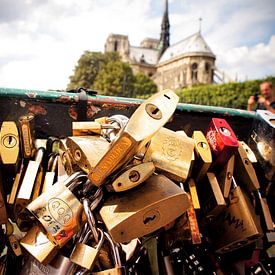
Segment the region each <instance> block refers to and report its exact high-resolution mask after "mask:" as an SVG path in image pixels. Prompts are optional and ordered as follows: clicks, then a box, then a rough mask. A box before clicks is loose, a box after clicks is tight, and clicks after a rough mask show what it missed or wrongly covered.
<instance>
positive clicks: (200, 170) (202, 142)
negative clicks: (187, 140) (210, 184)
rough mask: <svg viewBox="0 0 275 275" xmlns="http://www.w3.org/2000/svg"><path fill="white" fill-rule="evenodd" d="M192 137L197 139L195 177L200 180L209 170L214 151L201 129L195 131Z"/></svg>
mask: <svg viewBox="0 0 275 275" xmlns="http://www.w3.org/2000/svg"><path fill="white" fill-rule="evenodd" d="M192 138H193V139H194V141H195V164H194V168H193V169H192V170H193V171H194V173H195V174H194V177H195V179H196V181H200V180H201V179H202V178H203V177H204V176H205V174H206V172H207V171H208V169H209V167H210V165H211V163H212V153H211V150H210V147H209V144H208V142H207V140H206V138H205V136H204V134H203V133H202V132H201V131H194V132H193V135H192Z"/></svg>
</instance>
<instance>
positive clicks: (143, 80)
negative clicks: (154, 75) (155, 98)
mask: <svg viewBox="0 0 275 275" xmlns="http://www.w3.org/2000/svg"><path fill="white" fill-rule="evenodd" d="M157 90H158V88H157V85H156V84H155V83H154V81H152V80H151V78H150V77H148V76H147V75H145V74H143V73H137V74H136V75H135V81H134V93H133V96H135V97H140V98H146V97H149V96H150V95H152V94H154V93H156V92H157Z"/></svg>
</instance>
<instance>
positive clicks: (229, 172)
mask: <svg viewBox="0 0 275 275" xmlns="http://www.w3.org/2000/svg"><path fill="white" fill-rule="evenodd" d="M234 164H235V155H232V156H231V157H230V159H229V160H228V162H227V164H226V165H225V166H224V168H223V169H222V170H221V172H220V173H219V174H218V176H217V179H218V182H219V185H220V187H221V190H222V193H223V196H224V197H225V198H228V196H229V192H230V188H231V182H232V177H233V172H234Z"/></svg>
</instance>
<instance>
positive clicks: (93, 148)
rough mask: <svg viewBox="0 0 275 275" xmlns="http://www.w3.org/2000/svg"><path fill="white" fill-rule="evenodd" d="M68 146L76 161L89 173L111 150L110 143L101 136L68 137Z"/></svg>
mask: <svg viewBox="0 0 275 275" xmlns="http://www.w3.org/2000/svg"><path fill="white" fill-rule="evenodd" d="M66 146H67V148H68V149H69V150H70V153H71V155H72V156H73V158H74V162H75V163H76V164H77V165H78V166H79V167H80V168H81V169H82V170H83V171H84V172H86V173H89V172H91V170H92V169H93V168H94V167H95V166H96V165H97V164H98V162H99V161H100V159H101V158H102V157H103V156H104V154H106V152H107V151H108V150H109V148H110V143H109V142H108V141H107V140H106V139H104V138H102V137H100V136H86V137H68V138H67V140H66Z"/></svg>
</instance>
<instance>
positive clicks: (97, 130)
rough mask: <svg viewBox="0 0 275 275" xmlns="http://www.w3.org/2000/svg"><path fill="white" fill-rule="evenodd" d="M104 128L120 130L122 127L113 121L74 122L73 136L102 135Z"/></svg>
mask: <svg viewBox="0 0 275 275" xmlns="http://www.w3.org/2000/svg"><path fill="white" fill-rule="evenodd" d="M103 129H114V130H119V129H120V127H119V126H117V125H113V124H111V123H100V122H98V121H81V122H73V123H72V131H73V136H88V135H95V134H96V135H102V130H103Z"/></svg>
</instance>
